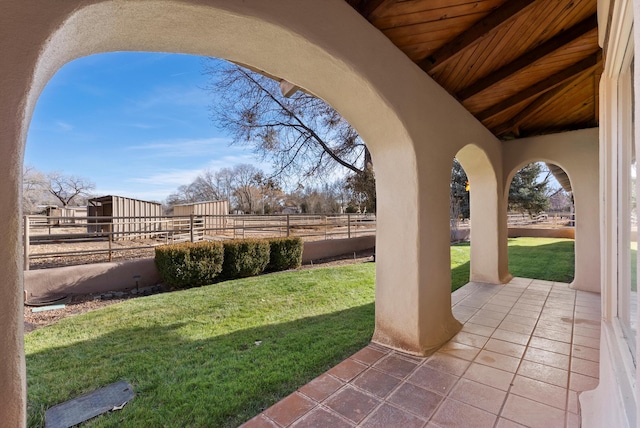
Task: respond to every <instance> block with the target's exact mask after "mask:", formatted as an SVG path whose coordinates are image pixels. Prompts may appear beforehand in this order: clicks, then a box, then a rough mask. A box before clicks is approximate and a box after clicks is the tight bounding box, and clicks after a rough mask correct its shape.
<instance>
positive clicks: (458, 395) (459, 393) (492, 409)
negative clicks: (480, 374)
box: [449, 379, 507, 415]
mask: <svg viewBox="0 0 640 428" xmlns="http://www.w3.org/2000/svg"><path fill="white" fill-rule="evenodd" d="M506 396H507V393H506V392H505V391H501V390H499V389H496V388H492V387H490V386H487V385H483V384H481V383H478V382H474V381H471V380H467V379H460V381H459V382H458V383H457V384H456V386H455V387H454V388H453V390H452V391H451V393H450V394H449V397H451V398H453V399H455V400H458V401H462V402H463V403H467V404H470V405H472V406H475V407H478V408H480V409H482V410H486V411H487V412H489V413H493V414H494V415H497V414H498V413H499V412H500V408H501V407H502V404H503V403H504V400H505V398H506Z"/></svg>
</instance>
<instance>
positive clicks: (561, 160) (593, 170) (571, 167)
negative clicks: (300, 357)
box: [503, 128, 601, 293]
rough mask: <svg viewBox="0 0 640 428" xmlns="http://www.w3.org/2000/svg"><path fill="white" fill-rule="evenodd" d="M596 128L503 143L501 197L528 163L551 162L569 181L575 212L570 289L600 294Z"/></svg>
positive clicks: (597, 138) (598, 183) (597, 143)
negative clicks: (503, 178) (516, 174)
mask: <svg viewBox="0 0 640 428" xmlns="http://www.w3.org/2000/svg"><path fill="white" fill-rule="evenodd" d="M599 150H600V149H599V137H598V128H593V129H583V130H580V131H572V132H564V133H561V134H552V135H542V136H538V137H531V138H523V139H521V140H516V141H509V142H505V143H504V145H503V162H504V164H503V165H504V166H503V168H504V169H503V170H504V172H505V182H504V183H503V186H504V187H503V188H504V189H505V199H506V198H508V195H509V186H510V184H511V179H512V178H513V176H514V175H515V173H516V172H518V170H519V169H520V168H522V167H523V166H525V165H527V164H529V163H531V162H538V161H543V162H548V163H552V164H555V165H557V166H559V167H561V168H562V169H564V171H565V172H566V173H567V175H568V176H569V179H570V180H571V187H572V190H573V197H574V202H575V214H576V226H575V227H576V235H575V275H574V280H573V282H572V283H571V285H570V286H571V288H575V289H576V290H582V291H591V292H593V293H600V260H601V255H600V205H599V195H600V193H599V192H600V188H599V186H600V180H599V173H598V171H599V160H598V159H599Z"/></svg>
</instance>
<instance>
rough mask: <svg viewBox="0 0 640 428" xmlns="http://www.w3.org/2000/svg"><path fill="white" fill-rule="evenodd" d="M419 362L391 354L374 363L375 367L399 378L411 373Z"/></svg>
mask: <svg viewBox="0 0 640 428" xmlns="http://www.w3.org/2000/svg"><path fill="white" fill-rule="evenodd" d="M417 365H418V364H417V363H416V362H413V361H408V360H405V359H403V358H400V357H397V356H395V355H389V356H387V357H386V358H384V359H382V360H379V361H378V362H377V363H375V364H374V365H373V367H375V368H377V369H378V370H381V371H383V372H385V373H387V374H390V375H391V376H395V377H398V378H404V377H405V376H407V375H408V374H409V373H411V372H412V371H413V370H414V369H415V368H416V366H417Z"/></svg>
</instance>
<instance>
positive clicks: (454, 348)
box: [438, 341, 480, 361]
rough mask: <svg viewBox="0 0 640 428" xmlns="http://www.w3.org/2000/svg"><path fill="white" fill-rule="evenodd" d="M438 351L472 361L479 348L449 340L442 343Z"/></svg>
mask: <svg viewBox="0 0 640 428" xmlns="http://www.w3.org/2000/svg"><path fill="white" fill-rule="evenodd" d="M438 352H442V353H444V354H447V355H452V356H454V357H458V358H462V359H463V360H467V361H472V360H473V359H474V358H475V357H476V356H477V355H478V353H479V352H480V348H475V347H473V346H469V345H463V344H462V343H457V342H452V341H449V342H447V343H446V344H444V345H443V346H442V347H441V348H440V349H439V350H438Z"/></svg>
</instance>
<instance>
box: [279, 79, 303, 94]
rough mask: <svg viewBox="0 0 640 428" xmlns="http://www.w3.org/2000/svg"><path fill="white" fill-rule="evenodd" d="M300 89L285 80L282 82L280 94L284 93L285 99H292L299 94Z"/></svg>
mask: <svg viewBox="0 0 640 428" xmlns="http://www.w3.org/2000/svg"><path fill="white" fill-rule="evenodd" d="M299 89H300V88H299V87H297V86H296V85H294V84H293V83H291V82H287V81H286V80H284V79H282V80H281V81H280V92H282V96H283V97H285V98H291V96H292V95H293V94H295V93H296V92H298V90H299Z"/></svg>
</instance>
